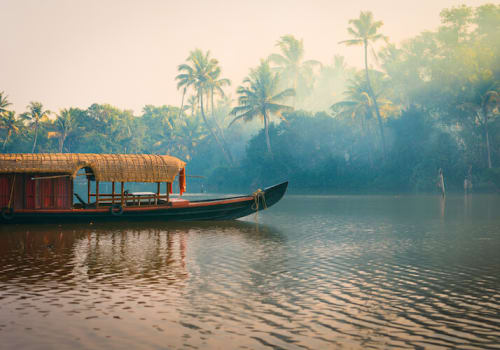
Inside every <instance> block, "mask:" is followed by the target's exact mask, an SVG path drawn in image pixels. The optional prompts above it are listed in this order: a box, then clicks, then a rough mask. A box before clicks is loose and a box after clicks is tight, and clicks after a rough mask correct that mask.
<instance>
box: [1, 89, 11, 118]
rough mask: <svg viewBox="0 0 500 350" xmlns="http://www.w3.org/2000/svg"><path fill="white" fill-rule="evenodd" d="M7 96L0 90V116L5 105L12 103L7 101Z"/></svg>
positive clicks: (5, 110) (3, 111)
mask: <svg viewBox="0 0 500 350" xmlns="http://www.w3.org/2000/svg"><path fill="white" fill-rule="evenodd" d="M7 97H8V96H7V95H5V92H3V91H0V116H2V115H3V114H4V113H6V112H7V107H8V106H10V105H11V104H12V103H10V102H9V101H8V99H7Z"/></svg>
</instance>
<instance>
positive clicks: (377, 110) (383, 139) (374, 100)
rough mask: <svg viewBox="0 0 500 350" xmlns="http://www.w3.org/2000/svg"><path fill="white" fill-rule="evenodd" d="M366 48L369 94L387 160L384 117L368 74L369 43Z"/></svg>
mask: <svg viewBox="0 0 500 350" xmlns="http://www.w3.org/2000/svg"><path fill="white" fill-rule="evenodd" d="M364 48H365V73H366V83H367V85H368V92H369V93H370V96H371V98H372V100H373V106H374V107H375V113H376V114H377V121H378V126H379V129H380V137H381V139H382V150H383V154H384V159H385V158H386V148H385V134H384V126H383V124H382V117H381V116H380V110H379V109H378V103H377V98H376V97H375V93H374V92H373V89H372V84H371V83H370V75H369V74H368V42H367V41H366V40H365V41H364Z"/></svg>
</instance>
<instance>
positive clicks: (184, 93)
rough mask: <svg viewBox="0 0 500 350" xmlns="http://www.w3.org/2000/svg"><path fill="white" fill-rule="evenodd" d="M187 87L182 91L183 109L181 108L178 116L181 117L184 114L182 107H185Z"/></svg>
mask: <svg viewBox="0 0 500 350" xmlns="http://www.w3.org/2000/svg"><path fill="white" fill-rule="evenodd" d="M186 89H187V88H184V90H183V91H182V102H181V109H179V116H178V117H177V118H180V117H181V114H182V108H183V107H184V96H186Z"/></svg>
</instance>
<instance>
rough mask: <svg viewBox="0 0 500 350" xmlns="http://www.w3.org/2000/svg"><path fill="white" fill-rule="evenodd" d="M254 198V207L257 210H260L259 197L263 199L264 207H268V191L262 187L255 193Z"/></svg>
mask: <svg viewBox="0 0 500 350" xmlns="http://www.w3.org/2000/svg"><path fill="white" fill-rule="evenodd" d="M252 196H253V200H254V202H255V203H254V204H253V205H252V209H253V210H255V211H259V199H262V207H263V208H264V209H267V203H266V192H264V191H262V190H261V189H260V188H259V189H258V190H257V191H255V192H254V193H253V194H252Z"/></svg>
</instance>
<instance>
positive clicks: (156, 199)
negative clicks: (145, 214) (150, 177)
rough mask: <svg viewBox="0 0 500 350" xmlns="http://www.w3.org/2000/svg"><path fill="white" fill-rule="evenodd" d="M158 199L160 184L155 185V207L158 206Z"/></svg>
mask: <svg viewBox="0 0 500 350" xmlns="http://www.w3.org/2000/svg"><path fill="white" fill-rule="evenodd" d="M159 199H160V183H159V182H158V183H156V198H155V205H158V200H159Z"/></svg>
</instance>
